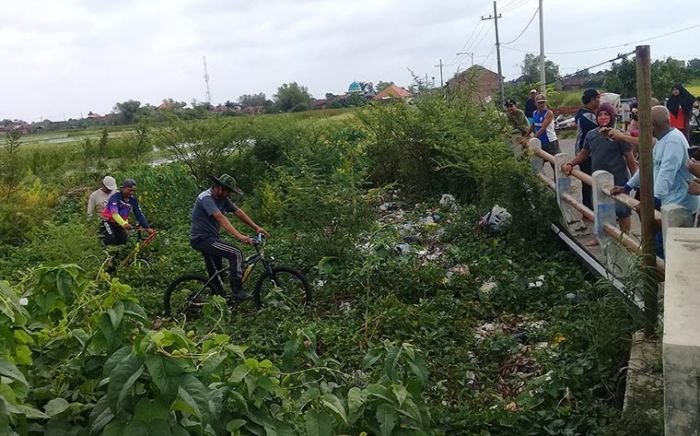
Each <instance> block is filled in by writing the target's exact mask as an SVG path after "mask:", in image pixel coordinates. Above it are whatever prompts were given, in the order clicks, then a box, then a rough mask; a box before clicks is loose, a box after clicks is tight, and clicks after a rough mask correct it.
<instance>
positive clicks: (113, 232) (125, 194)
mask: <svg viewBox="0 0 700 436" xmlns="http://www.w3.org/2000/svg"><path fill="white" fill-rule="evenodd" d="M135 192H136V181H135V180H134V179H126V180H124V182H122V185H121V187H120V188H119V191H118V192H116V193H115V194H113V195H112V196H111V197H109V200H107V206H106V207H105V208H104V209H103V210H102V214H101V216H102V229H101V231H102V240H103V241H104V243H105V245H124V244H126V242H127V240H128V239H129V236H128V234H127V233H126V231H127V230H131V224H129V221H128V220H129V213H130V212H134V216H136V220H137V221H138V223H139V224H140V225H141V227H142V228H144V229H145V230H147V231H148V232H153V229H151V226H149V225H148V221H146V217H145V216H144V215H143V212H141V206H139V201H138V200H137V199H136V195H135V194H134V193H135Z"/></svg>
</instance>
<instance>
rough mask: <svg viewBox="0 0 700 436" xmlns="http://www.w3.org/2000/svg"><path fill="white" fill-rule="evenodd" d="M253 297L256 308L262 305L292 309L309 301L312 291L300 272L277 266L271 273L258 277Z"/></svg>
mask: <svg viewBox="0 0 700 436" xmlns="http://www.w3.org/2000/svg"><path fill="white" fill-rule="evenodd" d="M253 297H254V299H255V305H256V306H257V307H258V309H260V308H262V307H263V306H274V307H283V308H288V309H294V308H298V307H303V306H306V305H308V304H309V303H311V299H312V292H311V286H310V285H309V282H308V281H307V280H306V277H304V275H303V274H302V273H300V272H299V271H297V270H294V269H292V268H287V267H284V266H278V267H274V268H273V269H272V274H270V273H265V274H263V275H261V276H260V278H258V282H257V283H256V284H255V291H254V292H253Z"/></svg>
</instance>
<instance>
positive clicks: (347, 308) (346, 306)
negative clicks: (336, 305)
mask: <svg viewBox="0 0 700 436" xmlns="http://www.w3.org/2000/svg"><path fill="white" fill-rule="evenodd" d="M340 311H341V312H344V313H350V312H352V305H351V304H350V302H349V301H343V302H342V303H340Z"/></svg>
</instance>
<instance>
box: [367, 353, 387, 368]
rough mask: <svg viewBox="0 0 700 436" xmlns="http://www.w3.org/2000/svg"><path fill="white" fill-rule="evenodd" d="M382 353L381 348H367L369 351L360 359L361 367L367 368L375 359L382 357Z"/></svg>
mask: <svg viewBox="0 0 700 436" xmlns="http://www.w3.org/2000/svg"><path fill="white" fill-rule="evenodd" d="M382 354H384V350H383V349H381V348H373V349H371V350H369V352H368V353H367V354H365V357H364V358H363V359H362V369H367V368H369V367H370V366H372V365H374V364H375V363H376V362H377V360H379V359H380V358H381V357H382Z"/></svg>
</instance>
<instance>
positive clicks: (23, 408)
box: [14, 404, 48, 419]
mask: <svg viewBox="0 0 700 436" xmlns="http://www.w3.org/2000/svg"><path fill="white" fill-rule="evenodd" d="M14 407H15V408H16V409H17V413H20V414H22V415H24V416H26V417H27V419H47V418H48V415H46V414H45V413H44V412H42V411H41V410H39V409H35V408H33V407H32V406H29V405H26V404H17V405H15V406H14Z"/></svg>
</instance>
